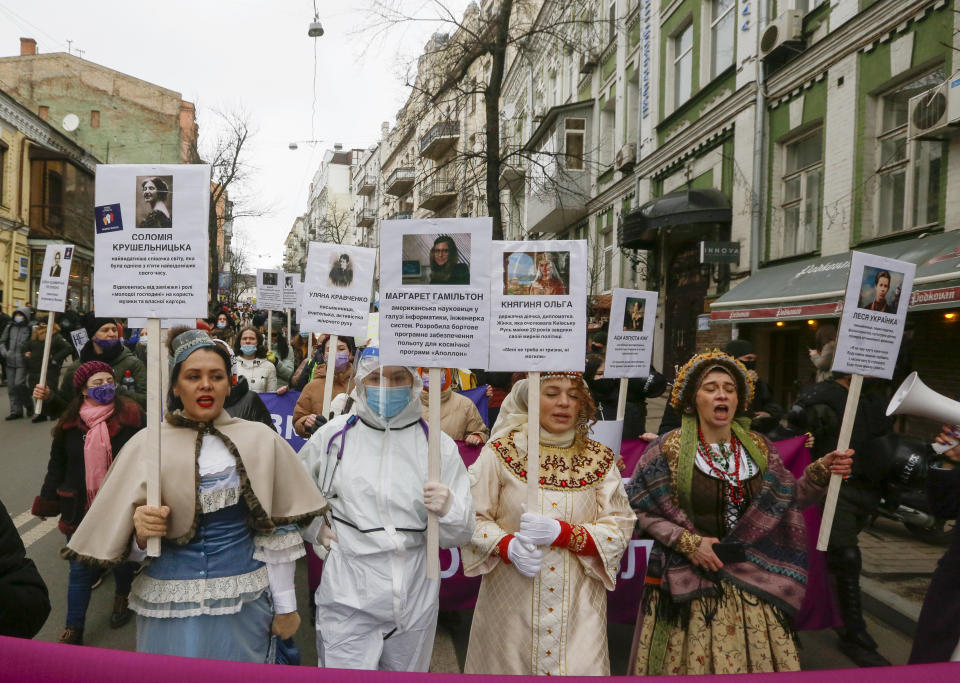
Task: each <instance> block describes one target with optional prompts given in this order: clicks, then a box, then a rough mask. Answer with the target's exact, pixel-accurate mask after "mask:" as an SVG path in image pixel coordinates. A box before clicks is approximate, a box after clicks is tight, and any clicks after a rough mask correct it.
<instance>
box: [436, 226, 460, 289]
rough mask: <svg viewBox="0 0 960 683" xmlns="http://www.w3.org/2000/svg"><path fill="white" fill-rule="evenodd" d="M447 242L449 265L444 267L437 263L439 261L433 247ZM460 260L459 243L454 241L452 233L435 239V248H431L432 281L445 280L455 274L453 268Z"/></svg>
mask: <svg viewBox="0 0 960 683" xmlns="http://www.w3.org/2000/svg"><path fill="white" fill-rule="evenodd" d="M442 243H445V244H446V245H447V250H448V254H447V265H445V266H443V267H442V268H441V267H440V266H438V265H437V261H436V259H435V258H434V256H433V249H434V248H436V246H437V245H438V244H442ZM459 261H460V250H459V249H457V243H456V242H454V241H453V238H452V237H450V235H440V236H439V237H437V239H435V240H434V241H433V248H431V249H430V280H431V282H433V281H436V282H445V281H447V280H449V279H450V278H451V277H452V276H453V269H454V267H455V266H456V265H457V263H458V262H459Z"/></svg>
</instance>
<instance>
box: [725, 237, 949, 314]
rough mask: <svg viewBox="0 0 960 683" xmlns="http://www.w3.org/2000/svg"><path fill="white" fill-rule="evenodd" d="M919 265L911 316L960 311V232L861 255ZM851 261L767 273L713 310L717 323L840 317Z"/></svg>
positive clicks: (832, 259) (822, 261)
mask: <svg viewBox="0 0 960 683" xmlns="http://www.w3.org/2000/svg"><path fill="white" fill-rule="evenodd" d="M859 251H864V252H867V253H870V254H877V255H878V256H886V257H888V258H895V259H900V260H902V261H909V262H911V263H915V264H916V265H917V274H916V278H915V279H914V284H913V294H912V295H911V297H910V310H911V311H914V310H929V309H936V308H949V307H953V306H960V230H952V231H950V232H945V233H941V234H939V235H927V236H924V237H918V238H915V239H911V240H907V241H903V242H893V243H886V244H878V245H876V246H872V247H866V248H864V249H860V250H859ZM849 271H850V255H849V254H848V253H847V254H835V255H833V256H825V257H823V258H813V259H807V260H804V261H794V262H792V263H785V264H783V265H779V266H771V267H769V268H763V269H761V270H760V271H759V272H758V273H757V274H756V275H752V276H750V277H748V278H747V279H746V280H744V281H743V282H742V283H740V284H739V285H737V286H736V287H734V288H733V289H731V290H730V291H729V292H727V293H726V294H724V295H723V296H721V297H720V298H719V299H717V300H716V301H714V302H713V303H712V304H711V305H710V308H711V313H710V320H711V321H713V322H719V323H723V322H729V323H735V322H741V321H743V322H760V321H765V320H800V319H804V318H835V317H839V315H840V311H841V308H842V306H843V295H844V291H845V290H846V286H847V277H848V275H849Z"/></svg>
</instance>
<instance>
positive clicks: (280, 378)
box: [267, 346, 295, 384]
mask: <svg viewBox="0 0 960 683" xmlns="http://www.w3.org/2000/svg"><path fill="white" fill-rule="evenodd" d="M267 357H268V358H269V359H270V360H271V361H273V364H274V365H275V366H276V368H277V384H286V383H287V382H289V381H290V378H291V377H292V376H293V369H294V367H295V366H294V364H293V349H291V348H290V347H289V346H288V347H287V355H286V356H284V357H283V358H281V357H280V351H279V350H277V351H271V352H270V353H269V354H268V355H267Z"/></svg>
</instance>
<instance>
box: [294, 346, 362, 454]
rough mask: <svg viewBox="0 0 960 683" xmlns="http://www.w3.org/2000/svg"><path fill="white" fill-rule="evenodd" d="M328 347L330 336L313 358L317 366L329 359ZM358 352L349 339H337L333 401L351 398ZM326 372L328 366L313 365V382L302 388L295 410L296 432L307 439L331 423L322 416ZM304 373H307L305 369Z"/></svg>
mask: <svg viewBox="0 0 960 683" xmlns="http://www.w3.org/2000/svg"><path fill="white" fill-rule="evenodd" d="M329 347H330V337H329V336H327V337H326V338H325V339H324V340H323V341H322V342H320V346H319V347H318V348H317V353H316V354H315V358H314V362H315V363H319V362H320V360H321V359H322V358H327V357H328V356H327V354H328V353H329ZM355 350H356V347H355V346H354V345H353V340H352V339H350V338H349V337H346V338H343V339H339V338H338V339H337V351H336V355H335V356H334V359H335V360H334V366H333V392H332V393H331V394H330V396H331V398H336V397H337V396H339V395H340V394H349V393H350V392H351V391H352V390H353V387H354V384H353V354H354V351H355ZM325 369H326V364H323V365H316V364H315V365H314V370H313V371H312V374H311V376H312V377H313V378H314V379H312V380H310V381H309V382H307V384H306V386H304V387H303V391H301V392H300V398H299V399H297V405H296V407H295V408H294V409H293V430H294V431H295V432H296V433H297V434H298V435H300V436H302V437H303V438H305V439H307V438H309V437H310V435H311V434H313V432H314V431H316V430H317V429H318V428H319V427H320V425H322V424H323V423H324V422H326V421H327V420H328V419H330V416H329V415H323V396H324V388H325V387H326V384H327V373H326V372H325ZM303 370H304V371H305V368H304V369H303ZM305 374H306V373H305Z"/></svg>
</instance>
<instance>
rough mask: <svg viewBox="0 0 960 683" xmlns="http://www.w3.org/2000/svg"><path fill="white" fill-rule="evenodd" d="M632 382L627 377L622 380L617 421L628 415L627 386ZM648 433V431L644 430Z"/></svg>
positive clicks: (618, 398)
mask: <svg viewBox="0 0 960 683" xmlns="http://www.w3.org/2000/svg"><path fill="white" fill-rule="evenodd" d="M629 382H630V380H629V379H628V378H626V377H621V378H620V394H619V395H618V396H617V419H618V420H622V419H623V418H624V417H626V415H627V384H628V383H629ZM644 431H646V429H644ZM617 455H619V453H618V454H617Z"/></svg>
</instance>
